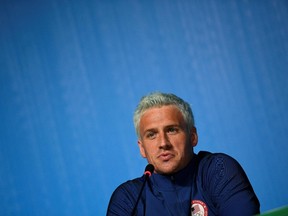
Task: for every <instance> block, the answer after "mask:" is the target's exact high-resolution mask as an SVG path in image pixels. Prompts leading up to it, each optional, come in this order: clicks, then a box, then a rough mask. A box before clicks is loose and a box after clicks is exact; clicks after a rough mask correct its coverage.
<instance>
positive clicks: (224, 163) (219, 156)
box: [198, 152, 242, 177]
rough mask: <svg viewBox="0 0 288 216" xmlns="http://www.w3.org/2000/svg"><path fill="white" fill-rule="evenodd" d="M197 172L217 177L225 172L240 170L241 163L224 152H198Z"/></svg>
mask: <svg viewBox="0 0 288 216" xmlns="http://www.w3.org/2000/svg"><path fill="white" fill-rule="evenodd" d="M198 158H199V168H198V169H199V172H202V173H203V174H205V175H207V174H210V175H211V174H212V175H218V176H219V177H220V176H222V175H223V174H225V173H226V174H227V172H237V171H239V170H241V171H242V167H241V165H240V164H239V163H238V161H237V160H236V159H235V158H233V157H232V156H230V155H228V154H225V153H210V152H202V153H201V152H199V153H198Z"/></svg>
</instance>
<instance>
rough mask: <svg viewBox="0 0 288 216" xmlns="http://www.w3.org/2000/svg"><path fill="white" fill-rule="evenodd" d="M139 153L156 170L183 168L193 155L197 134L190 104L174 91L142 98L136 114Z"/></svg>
mask: <svg viewBox="0 0 288 216" xmlns="http://www.w3.org/2000/svg"><path fill="white" fill-rule="evenodd" d="M134 125H135V129H136V133H137V136H138V145H139V148H140V153H141V155H142V156H143V157H144V158H147V160H148V162H149V163H151V164H153V165H154V167H155V172H156V173H162V174H172V173H175V172H178V171H179V170H181V169H183V168H184V167H185V166H186V165H187V164H188V163H189V161H190V160H191V158H192V156H193V147H194V146H196V145H197V142H198V136H197V132H196V128H195V127H194V118H193V113H192V110H191V107H190V105H189V104H188V103H187V102H185V101H184V100H182V99H181V98H179V97H177V96H176V95H173V94H164V93H152V94H149V95H147V96H145V97H143V98H142V99H141V101H140V103H139V105H138V106H137V109H136V111H135V113H134Z"/></svg>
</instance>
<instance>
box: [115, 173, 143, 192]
mask: <svg viewBox="0 0 288 216" xmlns="http://www.w3.org/2000/svg"><path fill="white" fill-rule="evenodd" d="M143 181H144V179H143V177H138V178H135V179H131V180H128V181H126V182H123V183H122V184H120V185H119V186H118V187H117V188H116V189H115V191H114V193H113V195H114V196H117V195H120V194H130V195H132V196H133V194H137V192H138V191H139V190H140V188H141V185H142V184H143Z"/></svg>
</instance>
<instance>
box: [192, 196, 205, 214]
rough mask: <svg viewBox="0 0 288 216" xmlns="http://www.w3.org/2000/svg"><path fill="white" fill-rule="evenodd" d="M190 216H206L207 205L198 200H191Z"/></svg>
mask: <svg viewBox="0 0 288 216" xmlns="http://www.w3.org/2000/svg"><path fill="white" fill-rule="evenodd" d="M191 216H208V208H207V205H206V204H205V203H204V202H202V201H200V200H192V202H191Z"/></svg>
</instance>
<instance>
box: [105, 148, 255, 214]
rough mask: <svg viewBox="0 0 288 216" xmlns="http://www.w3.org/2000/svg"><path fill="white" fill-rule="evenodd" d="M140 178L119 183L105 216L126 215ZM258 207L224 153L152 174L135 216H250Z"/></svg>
mask: <svg viewBox="0 0 288 216" xmlns="http://www.w3.org/2000/svg"><path fill="white" fill-rule="evenodd" d="M143 182H144V176H142V177H140V178H136V179H133V180H130V181H127V182H125V183H123V184H121V185H120V186H119V187H118V188H117V189H116V190H115V191H114V193H113V194H112V197H111V199H110V203H109V206H108V210H107V215H108V216H112V215H119V216H125V215H127V216H130V215H131V212H132V210H133V207H134V205H135V203H136V200H137V197H138V195H139V193H140V188H141V186H142V184H143ZM259 208H260V204H259V201H258V199H257V197H256V195H255V193H254V191H253V188H252V186H251V184H250V182H249V180H248V178H247V176H246V174H245V172H244V170H243V169H242V167H241V166H240V164H239V163H238V162H237V161H236V160H235V159H233V158H232V157H230V156H228V155H226V154H221V153H217V154H208V155H206V156H205V157H203V159H202V156H199V155H194V157H193V159H192V160H191V162H190V163H189V164H188V166H187V167H185V168H184V169H183V170H181V171H180V172H178V173H176V174H174V175H160V174H153V175H152V176H151V177H150V178H149V179H148V181H147V182H146V185H145V188H144V191H143V193H142V196H141V199H140V201H139V203H138V205H137V214H136V215H139V216H140V215H148V216H153V215H155V216H161V215H163V216H164V215H165V216H168V215H175V216H176V215H177V216H181V215H183V216H184V215H185V216H188V215H203V216H207V215H209V216H214V215H221V216H226V215H227V216H238V215H239V216H250V215H254V214H257V213H259Z"/></svg>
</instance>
